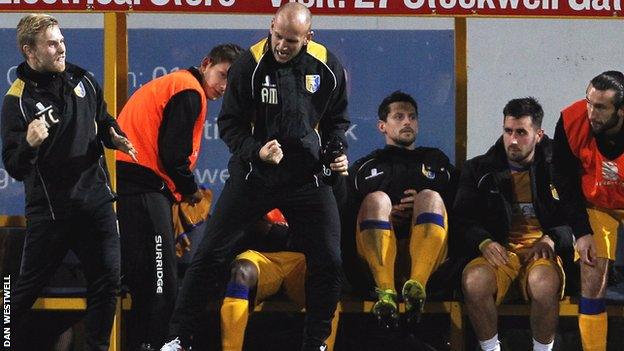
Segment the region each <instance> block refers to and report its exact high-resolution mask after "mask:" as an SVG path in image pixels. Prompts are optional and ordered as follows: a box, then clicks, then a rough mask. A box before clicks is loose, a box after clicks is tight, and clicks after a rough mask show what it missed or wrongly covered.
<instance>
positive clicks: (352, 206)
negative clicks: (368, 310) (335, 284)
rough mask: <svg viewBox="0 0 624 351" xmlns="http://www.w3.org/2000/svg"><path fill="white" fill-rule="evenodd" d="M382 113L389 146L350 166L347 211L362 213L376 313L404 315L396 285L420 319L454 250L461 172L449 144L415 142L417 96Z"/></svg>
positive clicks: (396, 99)
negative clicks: (453, 216) (451, 211)
mask: <svg viewBox="0 0 624 351" xmlns="http://www.w3.org/2000/svg"><path fill="white" fill-rule="evenodd" d="M378 117H379V121H378V123H377V127H378V129H379V132H380V133H381V134H383V135H384V137H385V140H386V147H385V148H383V149H378V150H375V151H373V152H372V153H371V154H369V155H368V156H366V157H364V158H362V159H360V160H358V161H356V162H355V164H354V165H353V166H352V167H351V168H350V170H349V178H348V181H347V182H348V184H347V199H348V200H347V205H346V211H347V213H353V214H354V213H357V220H356V228H355V232H356V233H355V236H356V238H355V241H356V247H357V252H358V254H359V256H360V257H361V258H362V259H363V260H364V261H365V262H366V263H367V265H368V267H369V268H370V271H371V273H372V275H373V278H374V280H375V285H376V292H377V295H378V301H377V302H376V303H375V305H374V307H373V314H375V316H376V317H377V318H378V320H379V321H380V323H381V325H383V326H386V327H390V326H394V325H396V324H397V321H398V307H397V299H398V296H397V295H398V294H397V289H396V287H400V286H402V289H401V292H402V296H403V299H404V301H405V303H406V311H407V312H408V317H409V318H408V319H410V320H417V319H418V316H419V315H420V312H422V309H423V304H424V300H425V297H426V293H425V287H426V284H427V281H428V279H429V277H430V275H431V273H432V272H433V271H434V270H435V269H436V268H437V267H438V266H439V264H440V263H441V262H442V261H443V260H444V258H445V256H446V251H447V233H448V220H447V211H446V208H447V207H448V206H450V205H451V204H452V199H451V197H452V194H453V188H454V187H453V185H452V184H453V182H454V180H455V177H454V176H453V175H454V173H455V172H454V167H453V166H452V165H451V164H450V161H449V159H448V157H447V156H446V155H445V154H444V153H443V152H442V151H441V150H439V149H435V148H427V147H416V146H415V141H416V135H417V134H418V106H417V104H416V101H415V100H414V99H413V98H412V97H411V96H410V95H408V94H405V93H403V92H400V91H396V92H394V93H392V94H391V95H390V96H388V97H386V98H385V99H384V100H383V101H382V102H381V104H380V106H379V110H378ZM348 216H349V215H348V214H347V217H348ZM343 235H347V234H346V233H343ZM395 262H397V263H396V264H395ZM395 271H396V272H397V273H398V274H399V275H400V276H399V277H398V278H399V279H397V280H395ZM403 282H404V283H403ZM402 283H403V284H402ZM395 284H396V287H395ZM413 317H416V318H413Z"/></svg>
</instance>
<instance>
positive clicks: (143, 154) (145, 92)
mask: <svg viewBox="0 0 624 351" xmlns="http://www.w3.org/2000/svg"><path fill="white" fill-rule="evenodd" d="M240 53H242V49H241V48H240V47H238V46H236V45H233V44H224V45H219V46H217V47H215V48H213V49H212V50H211V51H210V53H209V54H208V55H207V56H206V57H204V59H203V60H202V61H201V64H200V66H199V67H191V68H189V69H184V70H179V71H176V72H173V73H170V74H168V75H166V76H163V77H160V78H157V79H154V80H152V81H151V82H149V83H147V84H146V85H144V86H143V87H141V88H140V89H139V90H137V91H136V92H135V93H134V94H133V95H132V97H131V98H130V100H128V103H127V104H126V105H125V106H124V108H123V110H122V111H121V113H120V115H119V118H118V122H119V125H120V126H122V128H125V130H127V134H128V137H129V138H130V139H131V140H132V141H133V142H135V145H136V146H135V147H136V149H137V151H138V156H137V160H133V159H131V158H130V157H127V156H126V155H125V154H122V153H119V152H118V153H117V179H118V189H117V190H118V193H119V204H118V207H117V209H118V213H119V227H120V232H121V234H120V235H121V256H122V271H123V273H124V282H125V283H126V284H127V285H128V286H129V287H130V291H131V294H132V305H133V306H132V313H131V321H133V322H135V324H133V325H136V329H133V328H131V330H132V331H134V332H133V333H132V332H131V333H130V338H129V339H130V340H129V344H130V345H131V346H130V349H131V350H132V351H134V350H137V349H140V350H141V351H147V350H151V349H154V348H155V347H156V346H158V345H160V344H162V342H163V341H164V340H163V336H164V335H165V334H166V333H167V325H168V322H169V318H170V316H171V313H172V311H173V307H174V303H175V299H176V293H177V289H178V287H177V273H176V272H177V268H176V260H175V257H176V256H175V240H174V234H173V221H172V215H171V205H172V203H173V201H186V202H189V203H197V202H199V201H200V200H201V198H202V195H201V192H200V190H199V189H198V186H197V184H196V182H195V177H194V175H193V172H192V170H193V169H194V168H195V163H196V162H197V157H198V156H199V149H200V144H201V139H202V133H203V129H204V121H205V120H206V111H207V100H216V99H218V98H220V97H221V96H222V95H223V93H224V91H225V87H226V85H227V73H228V70H229V68H230V65H231V64H232V62H234V60H236V58H237V57H238V56H239V55H240ZM139 344H142V345H141V346H139Z"/></svg>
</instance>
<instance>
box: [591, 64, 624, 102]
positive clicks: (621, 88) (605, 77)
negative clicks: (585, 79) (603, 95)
mask: <svg viewBox="0 0 624 351" xmlns="http://www.w3.org/2000/svg"><path fill="white" fill-rule="evenodd" d="M589 84H591V86H592V87H594V88H596V89H597V90H603V91H604V90H613V91H615V96H614V97H613V105H614V106H615V109H616V110H617V109H619V108H620V107H622V105H624V74H622V72H620V71H606V72H602V73H600V74H599V75H597V76H595V77H594V78H593V79H592V80H591V82H589Z"/></svg>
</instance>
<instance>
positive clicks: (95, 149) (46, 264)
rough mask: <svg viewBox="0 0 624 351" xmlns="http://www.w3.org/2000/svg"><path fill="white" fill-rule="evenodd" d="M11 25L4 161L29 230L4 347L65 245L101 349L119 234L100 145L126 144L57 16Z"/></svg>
mask: <svg viewBox="0 0 624 351" xmlns="http://www.w3.org/2000/svg"><path fill="white" fill-rule="evenodd" d="M17 30H18V42H19V44H20V48H21V49H22V53H23V55H24V57H25V58H26V61H25V62H23V63H21V64H20V65H19V66H18V68H17V79H16V80H15V82H14V83H13V85H12V86H11V88H10V89H9V91H8V92H7V95H6V96H5V98H4V103H3V106H2V122H1V123H2V124H1V131H2V159H3V162H4V165H5V167H6V169H7V171H8V172H9V174H10V175H11V176H12V177H14V178H15V179H17V180H21V181H23V182H24V188H25V191H26V220H27V234H26V239H25V243H24V250H23V256H22V262H21V270H20V276H19V278H18V280H17V282H16V283H15V285H14V286H13V287H12V295H11V298H12V299H11V317H12V319H11V325H10V326H11V328H12V329H11V330H12V331H13V332H14V333H15V334H14V335H16V338H15V339H14V340H13V341H14V342H13V345H12V346H13V348H12V350H13V349H15V350H18V349H21V347H23V345H22V344H21V341H22V337H25V336H26V335H22V334H23V333H22V332H23V331H25V328H23V327H22V326H20V321H21V320H22V317H23V316H24V314H26V312H27V311H28V310H29V309H30V307H31V306H32V304H33V302H34V301H35V299H36V298H37V295H38V294H39V293H40V291H41V289H42V288H43V287H44V286H45V284H46V283H47V281H48V279H49V277H50V276H51V275H52V274H53V273H54V271H55V270H56V269H57V268H58V266H59V265H60V263H61V261H62V259H63V258H64V257H65V255H66V254H67V251H68V250H69V249H71V250H73V251H74V252H75V253H76V255H77V256H78V258H79V259H80V261H81V263H82V266H83V269H84V272H85V276H86V278H87V282H88V291H87V306H88V307H87V322H86V329H87V348H88V350H108V343H109V335H110V331H111V327H112V322H113V315H114V309H115V301H116V300H115V295H116V292H117V289H118V286H119V234H118V232H117V227H116V218H115V213H114V212H113V206H112V202H113V201H114V199H115V195H114V194H113V192H112V191H111V188H110V182H109V179H108V173H107V170H106V163H105V160H104V156H103V152H104V150H103V147H102V144H104V145H106V146H107V147H109V148H117V149H120V150H122V151H124V152H127V153H130V154H134V149H133V148H132V145H131V144H130V143H129V142H128V141H127V139H126V138H125V137H123V136H121V135H120V134H122V133H121V130H120V129H119V127H118V126H117V123H116V122H115V120H114V119H113V118H112V117H111V116H110V115H109V114H108V113H107V112H106V104H105V102H104V99H103V96H102V90H101V89H100V87H99V86H98V84H97V82H96V81H95V79H94V78H93V77H92V76H91V75H90V74H89V73H88V72H86V71H85V70H83V69H82V68H80V67H77V66H74V65H72V64H69V63H67V64H66V63H65V53H66V51H65V42H64V40H63V36H62V34H61V31H60V29H59V27H58V22H57V21H56V19H54V18H53V17H51V16H48V15H43V14H34V15H28V16H25V17H24V18H22V20H21V21H20V23H19V24H18V27H17Z"/></svg>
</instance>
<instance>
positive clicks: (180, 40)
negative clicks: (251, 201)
mask: <svg viewBox="0 0 624 351" xmlns="http://www.w3.org/2000/svg"><path fill="white" fill-rule="evenodd" d="M63 34H64V35H65V37H66V42H67V52H68V54H67V56H68V61H70V62H73V63H76V64H78V65H80V66H82V67H84V68H86V69H88V70H89V71H91V72H92V73H94V75H95V77H96V78H97V79H98V81H99V82H100V83H102V85H103V82H102V65H103V63H102V62H103V59H102V57H103V55H102V46H101V45H100V43H102V30H100V29H65V30H63ZM265 35H267V31H266V30H233V29H227V30H225V29H223V30H217V29H189V30H184V29H176V30H170V29H131V30H129V33H128V40H129V74H128V85H129V94H132V93H133V92H134V91H135V90H136V89H138V88H139V87H140V86H141V85H142V84H144V83H146V82H148V81H149V80H151V79H153V78H155V77H158V76H161V75H164V74H167V73H169V72H171V71H173V70H177V69H184V68H186V67H189V66H192V65H197V64H199V62H200V60H201V58H202V57H203V56H204V55H205V54H206V52H207V51H208V50H209V49H210V48H211V47H213V46H214V45H217V44H220V43H224V42H234V43H237V44H239V45H241V46H243V47H249V46H250V45H252V44H253V43H255V42H257V41H258V40H259V39H261V38H262V37H263V36H265ZM315 40H316V41H318V42H320V43H322V44H324V45H325V46H327V47H328V48H329V49H330V50H331V51H333V52H334V53H335V54H336V56H338V58H339V59H340V60H341V61H342V63H343V65H344V67H345V69H346V71H347V77H348V92H349V114H350V116H351V121H352V126H351V128H350V129H349V132H348V133H347V137H348V139H349V144H350V147H349V153H348V155H349V159H350V160H351V163H353V162H354V161H355V160H356V159H358V158H360V157H362V156H364V155H366V154H368V153H369V152H370V151H372V150H373V149H375V148H378V147H382V146H383V144H384V139H383V137H382V136H381V135H380V134H379V132H378V131H377V127H376V123H377V107H378V104H379V102H380V101H381V100H382V99H383V98H384V97H385V96H387V95H388V94H390V93H391V92H392V91H394V90H403V91H405V92H407V93H409V94H412V95H413V96H414V97H415V98H416V100H417V101H418V104H419V106H418V109H419V116H420V117H419V123H420V127H419V129H420V132H419V135H418V137H417V144H418V145H427V146H434V147H438V148H440V149H442V150H443V151H444V152H446V153H447V155H448V156H449V157H450V158H451V160H453V159H454V157H455V151H454V147H455V80H454V77H455V75H454V59H453V48H454V44H453V31H451V30H410V31H407V30H365V31H362V30H317V31H315ZM0 45H1V46H2V47H4V48H5V50H3V51H2V52H1V53H0V72H2V73H3V76H4V77H3V78H4V79H1V80H0V91H3V92H5V91H7V89H8V88H9V86H10V84H11V82H12V81H13V80H14V79H15V66H16V65H17V64H19V62H21V60H22V58H21V55H20V54H19V53H18V52H17V49H16V45H15V30H14V29H0ZM13 48H15V49H13ZM219 109H220V101H216V102H210V103H209V106H208V116H207V119H206V123H205V125H204V140H203V144H202V151H201V155H200V159H199V161H198V166H197V169H196V170H195V175H196V179H197V180H198V181H199V182H200V183H202V184H204V185H205V186H206V187H208V188H211V189H212V190H213V191H214V192H215V195H217V196H218V194H219V193H220V191H221V189H222V188H223V183H224V181H225V180H226V179H227V177H228V172H227V168H226V165H227V160H228V158H229V152H228V150H227V147H226V146H225V144H224V143H223V142H222V141H221V140H219V137H218V129H217V127H216V117H217V115H218V113H219ZM23 211H24V199H23V186H22V184H21V183H19V182H16V181H14V180H12V179H11V178H10V177H9V175H8V174H7V172H6V170H5V169H4V168H3V165H2V163H1V162H0V214H6V215H21V214H23Z"/></svg>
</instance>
